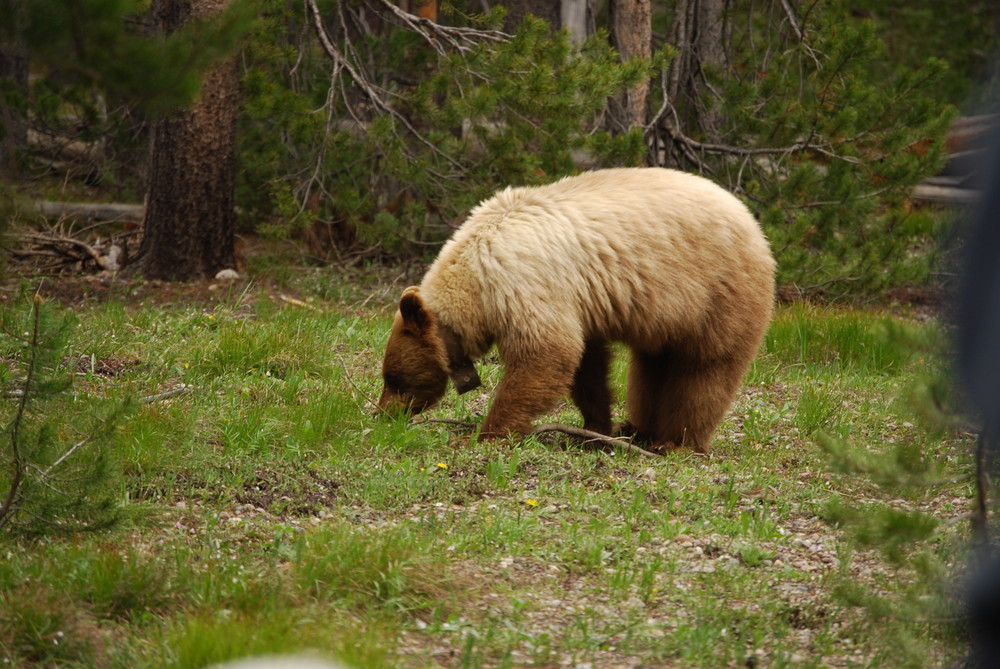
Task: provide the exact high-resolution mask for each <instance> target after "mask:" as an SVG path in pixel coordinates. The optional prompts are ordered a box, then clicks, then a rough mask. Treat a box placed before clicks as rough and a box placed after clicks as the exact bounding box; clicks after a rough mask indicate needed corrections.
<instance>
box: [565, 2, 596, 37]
mask: <svg viewBox="0 0 1000 669" xmlns="http://www.w3.org/2000/svg"><path fill="white" fill-rule="evenodd" d="M589 5H590V0H562V4H561V12H560V15H559V19H560V22H561V25H562V27H563V28H564V29H565V30H566V32H568V33H569V37H570V39H571V40H572V41H573V44H582V43H583V41H584V40H585V39H587V33H588V30H587V25H588V20H587V19H588V16H587V14H588V10H589V9H590V6H589Z"/></svg>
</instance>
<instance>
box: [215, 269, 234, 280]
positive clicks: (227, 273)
mask: <svg viewBox="0 0 1000 669" xmlns="http://www.w3.org/2000/svg"><path fill="white" fill-rule="evenodd" d="M215 278H216V279H219V280H220V281H233V280H234V279H238V278H240V273H239V272H237V271H236V270H234V269H220V270H219V271H218V273H217V274H216V275H215Z"/></svg>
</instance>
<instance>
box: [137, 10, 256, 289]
mask: <svg viewBox="0 0 1000 669" xmlns="http://www.w3.org/2000/svg"><path fill="white" fill-rule="evenodd" d="M228 3H229V0H191V1H190V2H185V1H184V0H160V2H158V3H157V4H158V7H157V9H158V17H159V19H160V22H161V25H162V27H163V29H164V31H165V32H171V31H173V30H176V29H177V28H178V27H179V26H180V25H181V24H182V23H184V22H185V21H187V20H188V19H198V18H204V17H208V16H212V15H214V14H216V13H218V12H221V11H222V10H223V9H225V7H226V6H227V5H228ZM238 103H239V77H238V69H237V60H236V58H235V57H230V58H227V59H226V60H224V61H222V62H220V63H219V64H217V65H215V66H214V67H213V68H212V69H211V70H209V72H208V73H207V74H206V75H205V79H204V81H203V82H202V92H201V95H200V97H199V99H198V100H197V101H196V102H195V104H194V105H193V106H192V107H191V109H189V110H187V111H183V112H180V113H177V114H174V115H171V116H168V117H165V118H163V119H160V120H158V121H156V122H155V123H154V125H153V132H152V148H151V159H150V169H149V194H148V201H147V206H146V220H145V226H144V231H143V239H142V246H141V247H140V251H139V252H140V255H141V257H142V260H141V263H142V264H141V267H140V271H141V272H142V273H143V274H144V275H145V276H146V277H148V278H152V279H165V280H171V281H188V280H194V279H203V278H209V277H213V276H215V274H216V273H217V272H219V271H220V270H223V269H233V268H235V266H236V257H235V215H234V211H233V197H234V190H235V182H236V113H237V109H238Z"/></svg>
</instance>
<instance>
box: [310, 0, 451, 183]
mask: <svg viewBox="0 0 1000 669" xmlns="http://www.w3.org/2000/svg"><path fill="white" fill-rule="evenodd" d="M306 7H307V8H308V9H309V12H310V14H311V15H312V18H313V27H314V28H315V29H316V35H317V37H319V41H320V44H321V45H322V47H323V51H325V52H326V55H327V56H329V57H330V59H331V60H332V61H333V62H334V65H335V68H336V69H337V70H344V71H346V72H347V74H348V76H349V77H350V78H351V81H353V82H354V85H355V86H357V87H358V88H360V89H361V91H362V92H363V93H364V94H365V97H367V98H368V100H369V101H370V102H371V103H372V105H373V106H374V107H375V108H376V109H378V110H380V111H382V112H384V113H386V114H389V115H390V116H392V118H393V119H395V120H396V122H398V123H399V124H400V125H402V126H403V127H404V128H406V130H407V131H408V132H409V133H410V135H412V136H413V137H414V138H415V139H416V140H417V141H419V142H420V143H421V144H424V145H425V146H427V148H429V149H431V150H432V151H433V152H434V153H436V154H437V155H439V156H440V157H441V158H443V159H444V160H446V161H447V162H449V163H450V164H451V165H452V166H453V167H455V168H457V169H461V167H462V166H461V165H460V164H459V163H458V161H456V160H455V159H454V158H452V157H451V156H450V155H448V154H447V153H445V152H443V151H441V149H439V148H438V147H437V146H435V145H434V143H433V142H431V141H430V140H428V139H427V138H426V137H424V136H423V135H422V134H420V132H418V131H417V129H416V128H415V127H413V124H412V123H410V121H409V119H407V118H406V117H405V116H403V115H402V114H400V113H399V111H398V110H396V109H395V108H394V107H393V106H392V105H390V104H389V103H388V102H387V101H386V98H388V94H385V92H384V91H380V90H378V88H377V87H376V86H375V85H374V84H372V83H371V82H370V81H369V80H368V78H367V77H366V76H365V75H364V72H362V71H361V70H359V69H358V68H356V67H355V66H354V64H353V63H352V62H351V61H350V60H349V59H348V58H347V57H345V55H344V54H343V53H341V51H340V50H339V49H338V48H337V46H336V45H335V44H334V43H333V40H332V39H331V38H330V35H329V34H328V33H327V31H326V26H325V25H324V24H323V17H322V14H321V13H320V11H319V7H318V6H317V5H316V0H306Z"/></svg>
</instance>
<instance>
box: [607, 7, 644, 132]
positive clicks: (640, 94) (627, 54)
mask: <svg viewBox="0 0 1000 669" xmlns="http://www.w3.org/2000/svg"><path fill="white" fill-rule="evenodd" d="M609 9H610V14H611V15H610V28H611V44H612V45H613V46H614V47H615V48H616V49H617V50H618V53H619V54H620V55H621V58H622V60H623V61H626V60H631V59H632V58H650V57H651V56H652V54H653V51H652V36H653V24H652V11H651V9H650V0H611V3H610V5H609ZM648 106H649V81H648V80H643V81H640V82H639V83H638V84H636V85H635V86H633V87H632V89H631V90H629V91H626V92H625V94H624V95H623V96H622V97H621V98H619V99H618V100H614V101H612V104H611V109H610V112H611V113H610V115H609V128H610V129H611V130H612V131H613V132H622V133H624V132H627V131H628V129H629V128H631V127H633V126H644V125H646V111H647V107H648Z"/></svg>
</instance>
